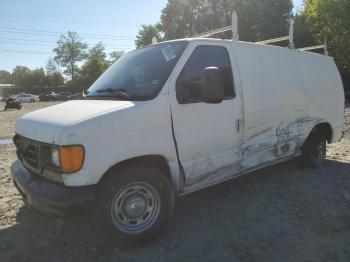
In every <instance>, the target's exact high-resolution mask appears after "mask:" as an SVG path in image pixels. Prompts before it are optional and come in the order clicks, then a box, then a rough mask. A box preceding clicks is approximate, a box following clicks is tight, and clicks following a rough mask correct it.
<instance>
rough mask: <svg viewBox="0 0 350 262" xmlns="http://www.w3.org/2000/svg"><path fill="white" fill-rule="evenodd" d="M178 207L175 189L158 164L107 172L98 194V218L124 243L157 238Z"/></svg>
mask: <svg viewBox="0 0 350 262" xmlns="http://www.w3.org/2000/svg"><path fill="white" fill-rule="evenodd" d="M174 210H175V194H174V190H173V188H172V186H171V184H170V181H169V180H168V179H167V177H166V176H165V174H164V173H163V172H162V171H160V170H159V169H157V168H151V167H147V166H145V167H125V168H120V169H118V171H117V172H116V173H115V174H111V175H110V176H108V177H107V178H106V179H105V180H104V181H103V182H102V185H101V188H100V190H99V192H98V196H97V215H98V218H99V219H98V221H99V223H101V225H102V226H104V228H105V229H106V232H107V233H109V235H110V233H112V235H110V236H112V237H115V238H116V239H117V240H118V241H122V242H124V243H131V244H136V243H143V242H146V241H150V240H152V239H153V238H155V237H156V236H157V235H158V234H159V233H160V232H161V230H162V229H164V228H165V226H166V225H167V224H168V223H169V222H170V220H171V219H172V217H173V215H174Z"/></svg>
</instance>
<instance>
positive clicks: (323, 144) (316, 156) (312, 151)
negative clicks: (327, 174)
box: [301, 133, 327, 167]
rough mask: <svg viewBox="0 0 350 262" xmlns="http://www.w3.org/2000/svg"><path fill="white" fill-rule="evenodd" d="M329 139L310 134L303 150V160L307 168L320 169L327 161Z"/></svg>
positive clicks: (317, 134)
mask: <svg viewBox="0 0 350 262" xmlns="http://www.w3.org/2000/svg"><path fill="white" fill-rule="evenodd" d="M326 150H327V139H326V137H325V136H323V135H322V134H319V133H313V134H310V136H309V137H308V138H307V140H306V141H305V143H304V145H303V147H302V149H301V160H302V163H303V164H304V165H305V166H308V167H320V166H321V165H322V164H323V163H324V160H325V159H326Z"/></svg>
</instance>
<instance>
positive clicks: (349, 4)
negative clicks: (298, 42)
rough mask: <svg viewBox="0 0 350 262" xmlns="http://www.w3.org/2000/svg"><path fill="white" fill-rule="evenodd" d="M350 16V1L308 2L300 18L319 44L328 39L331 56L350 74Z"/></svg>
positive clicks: (324, 0)
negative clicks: (302, 18) (325, 38)
mask: <svg viewBox="0 0 350 262" xmlns="http://www.w3.org/2000/svg"><path fill="white" fill-rule="evenodd" d="M349 14H350V1H349V0H308V1H306V2H305V8H304V10H303V11H302V12H301V13H300V16H303V17H304V19H305V22H306V23H307V24H308V26H309V27H310V31H311V33H312V34H313V35H314V36H315V39H316V41H317V42H318V43H322V42H323V38H324V37H327V39H328V42H329V51H330V55H332V56H334V58H335V60H336V62H337V64H338V67H339V68H340V69H341V70H342V71H349V72H350V15H349ZM306 23H305V24H306Z"/></svg>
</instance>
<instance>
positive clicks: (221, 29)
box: [193, 25, 231, 37]
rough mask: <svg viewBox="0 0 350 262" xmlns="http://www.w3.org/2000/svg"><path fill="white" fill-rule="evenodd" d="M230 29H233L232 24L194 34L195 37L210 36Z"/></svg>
mask: <svg viewBox="0 0 350 262" xmlns="http://www.w3.org/2000/svg"><path fill="white" fill-rule="evenodd" d="M228 31H231V26H230V25H229V26H225V27H221V28H218V29H214V30H211V31H208V32H205V33H202V34H197V35H194V36H193V37H208V36H212V35H217V34H220V33H224V32H228Z"/></svg>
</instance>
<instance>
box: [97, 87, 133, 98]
mask: <svg viewBox="0 0 350 262" xmlns="http://www.w3.org/2000/svg"><path fill="white" fill-rule="evenodd" d="M96 93H113V97H122V98H127V99H130V98H131V96H130V95H129V94H128V93H126V92H125V91H124V90H121V89H113V88H104V89H100V90H97V91H96Z"/></svg>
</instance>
